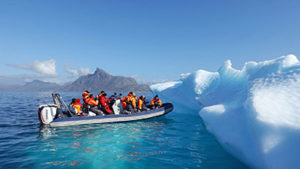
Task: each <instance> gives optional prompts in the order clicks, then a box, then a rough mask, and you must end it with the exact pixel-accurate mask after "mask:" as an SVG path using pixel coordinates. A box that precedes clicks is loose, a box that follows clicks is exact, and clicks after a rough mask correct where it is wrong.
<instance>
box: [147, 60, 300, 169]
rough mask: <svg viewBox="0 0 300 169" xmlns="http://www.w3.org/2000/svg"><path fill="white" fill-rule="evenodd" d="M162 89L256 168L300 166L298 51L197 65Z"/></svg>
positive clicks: (295, 167) (225, 144)
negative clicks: (238, 63) (239, 64)
mask: <svg viewBox="0 0 300 169" xmlns="http://www.w3.org/2000/svg"><path fill="white" fill-rule="evenodd" d="M173 84H174V85H169V86H171V87H169V88H167V85H165V87H163V89H164V90H160V88H159V87H156V88H153V87H151V88H152V89H153V90H154V91H155V92H157V93H159V94H161V95H164V96H165V97H166V98H168V99H169V101H171V102H173V103H175V104H176V105H175V108H176V107H177V106H179V105H180V106H184V107H186V108H187V109H193V110H198V111H199V114H200V116H201V117H202V119H203V121H204V123H205V125H206V127H207V129H208V130H209V131H210V132H211V133H212V134H214V135H215V136H216V138H217V139H218V140H219V142H220V143H221V145H223V147H224V148H225V149H226V150H228V152H230V153H232V154H233V155H234V156H235V157H237V158H239V159H240V160H241V161H243V162H244V163H245V164H247V165H249V166H250V167H252V168H259V169H260V168H261V169H298V168H299V166H300V161H299V156H300V146H299V143H300V104H299V102H300V63H299V60H298V59H297V57H296V56H294V55H288V56H282V57H279V58H276V59H273V60H267V61H263V62H247V63H245V65H244V67H243V68H242V70H236V69H234V68H232V64H231V62H230V61H226V62H225V64H224V65H223V66H222V67H221V68H220V69H219V70H218V72H207V71H204V70H198V71H196V72H194V73H192V74H189V75H188V76H185V78H181V80H180V83H178V81H175V82H174V83H173Z"/></svg>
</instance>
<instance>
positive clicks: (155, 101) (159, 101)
mask: <svg viewBox="0 0 300 169" xmlns="http://www.w3.org/2000/svg"><path fill="white" fill-rule="evenodd" d="M155 103H157V104H159V105H160V106H161V105H162V102H161V100H160V99H152V101H151V105H152V106H153V105H154V104H155Z"/></svg>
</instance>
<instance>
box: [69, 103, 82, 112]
mask: <svg viewBox="0 0 300 169" xmlns="http://www.w3.org/2000/svg"><path fill="white" fill-rule="evenodd" d="M70 106H71V107H74V109H76V111H77V114H80V113H81V107H82V104H80V103H72V104H70Z"/></svg>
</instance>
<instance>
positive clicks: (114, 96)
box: [109, 93, 119, 100]
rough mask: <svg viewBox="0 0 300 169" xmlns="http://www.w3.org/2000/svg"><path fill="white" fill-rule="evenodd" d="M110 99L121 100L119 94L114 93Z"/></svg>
mask: <svg viewBox="0 0 300 169" xmlns="http://www.w3.org/2000/svg"><path fill="white" fill-rule="evenodd" d="M109 99H114V100H117V99H119V98H118V95H117V93H114V94H113V95H111V96H110V97H109Z"/></svg>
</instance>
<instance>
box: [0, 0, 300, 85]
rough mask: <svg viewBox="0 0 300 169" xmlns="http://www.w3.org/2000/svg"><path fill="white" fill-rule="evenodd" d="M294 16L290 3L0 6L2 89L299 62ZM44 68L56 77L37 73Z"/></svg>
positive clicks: (54, 1) (63, 0)
mask: <svg viewBox="0 0 300 169" xmlns="http://www.w3.org/2000/svg"><path fill="white" fill-rule="evenodd" d="M299 9H300V1H294V0H289V1H276V0H272V1H271V0H264V1H262V0H258V1H256V0H251V1H250V0H249V1H244V0H236V1H230V0H226V1H222V0H197V1H194V0H181V1H179V0H151V1H146V0H120V1H118V0H109V1H100V0H99V1H88V0H86V1H83V0H51V1H34V0H31V1H25V0H24V1H22V0H20V1H14V0H6V1H4V0H1V1H0V58H1V62H0V64H1V66H0V80H1V81H2V82H0V84H3V83H5V82H8V81H9V80H6V79H5V78H8V79H10V80H11V81H13V82H21V81H22V80H19V81H18V79H24V78H27V80H28V79H34V78H40V79H42V80H43V79H44V80H48V81H59V82H64V81H67V80H68V79H74V78H76V76H79V75H81V74H85V73H86V72H88V70H89V71H90V72H93V71H94V70H95V68H96V67H100V68H102V69H104V70H106V71H107V72H109V73H111V74H113V75H125V76H137V77H138V78H139V79H144V80H147V81H153V80H163V79H177V78H179V74H181V73H187V72H193V71H195V70H198V69H205V70H209V71H217V69H218V68H219V67H220V66H221V65H222V64H223V63H224V61H226V60H228V59H230V60H231V61H232V63H233V67H235V68H241V67H242V66H243V64H244V62H246V61H263V60H266V59H273V58H276V57H279V56H282V55H287V54H294V55H296V56H300V48H299V46H300V19H299V18H300V10H299ZM45 63H50V65H52V66H54V69H55V70H54V71H55V72H54V73H53V72H52V74H51V72H50V73H47V71H48V70H45V71H44V70H42V69H43V67H42V65H43V64H45ZM53 63H54V64H53ZM38 64H40V65H38ZM52 68H53V67H52ZM79 69H81V70H79ZM52 70H53V69H52ZM50 71H51V70H50ZM45 72H46V73H45ZM72 72H73V73H72ZM43 73H44V74H43Z"/></svg>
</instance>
